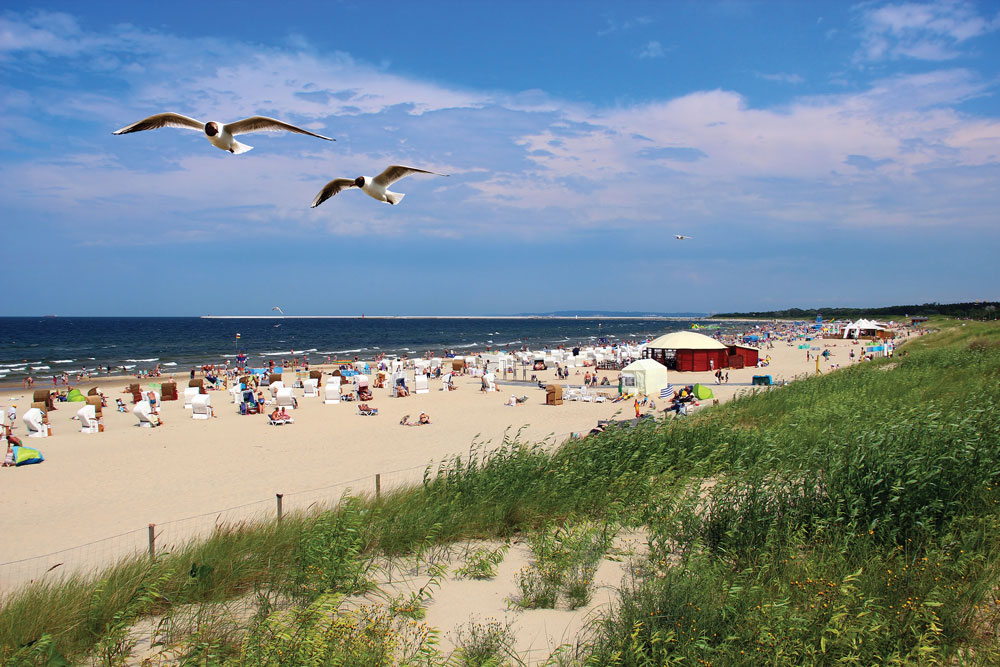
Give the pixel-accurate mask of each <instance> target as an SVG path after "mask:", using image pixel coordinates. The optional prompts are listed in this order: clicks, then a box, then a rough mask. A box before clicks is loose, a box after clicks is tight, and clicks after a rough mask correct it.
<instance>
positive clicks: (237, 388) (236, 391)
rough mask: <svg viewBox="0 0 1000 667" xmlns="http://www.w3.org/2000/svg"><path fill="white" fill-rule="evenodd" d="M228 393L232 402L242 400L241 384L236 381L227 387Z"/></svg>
mask: <svg viewBox="0 0 1000 667" xmlns="http://www.w3.org/2000/svg"><path fill="white" fill-rule="evenodd" d="M229 395H230V396H232V398H233V403H242V402H243V386H242V385H241V384H240V383H239V382H237V383H236V384H234V385H233V386H232V387H230V388H229Z"/></svg>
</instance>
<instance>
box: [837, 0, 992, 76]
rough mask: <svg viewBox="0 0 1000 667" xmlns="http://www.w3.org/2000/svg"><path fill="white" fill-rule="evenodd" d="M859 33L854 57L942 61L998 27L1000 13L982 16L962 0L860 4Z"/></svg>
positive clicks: (977, 10)
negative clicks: (876, 4)
mask: <svg viewBox="0 0 1000 667" xmlns="http://www.w3.org/2000/svg"><path fill="white" fill-rule="evenodd" d="M860 15H861V21H862V24H863V34H862V43H861V47H860V48H859V49H858V51H857V53H856V54H855V60H856V61H859V62H864V61H878V60H887V59H898V58H911V59H916V60H929V61H942V60H951V59H954V58H956V57H958V56H959V55H960V54H961V51H960V47H961V46H962V45H963V43H964V42H966V41H967V40H969V39H972V38H974V37H981V36H983V35H986V34H989V33H993V32H996V31H997V30H1000V12H995V13H994V15H993V16H982V15H980V13H979V6H977V5H975V4H973V3H971V2H967V1H965V0H944V1H941V2H928V3H917V2H907V3H899V4H888V5H882V6H871V5H862V6H861V8H860Z"/></svg>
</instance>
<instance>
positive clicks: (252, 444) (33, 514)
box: [0, 339, 856, 589]
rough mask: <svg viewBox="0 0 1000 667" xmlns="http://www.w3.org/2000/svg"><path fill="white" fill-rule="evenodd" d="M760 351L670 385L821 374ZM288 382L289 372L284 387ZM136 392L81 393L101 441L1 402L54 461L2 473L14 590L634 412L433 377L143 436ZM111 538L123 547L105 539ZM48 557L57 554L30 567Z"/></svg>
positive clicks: (3, 576)
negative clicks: (44, 430)
mask: <svg viewBox="0 0 1000 667" xmlns="http://www.w3.org/2000/svg"><path fill="white" fill-rule="evenodd" d="M812 344H813V345H821V346H825V347H828V348H829V349H830V351H831V355H832V356H831V357H830V359H829V361H823V362H821V365H820V369H821V371H824V372H829V371H830V370H831V368H832V367H833V365H835V364H840V365H841V366H847V365H849V363H850V361H849V349H850V347H851V346H853V345H856V344H855V343H854V342H853V341H846V340H831V339H826V340H821V341H814V342H813V343H812ZM765 355H770V358H771V363H770V366H769V367H768V368H765V369H757V368H747V369H741V370H733V369H729V370H728V373H729V382H728V384H722V385H716V384H715V378H714V377H713V374H712V373H710V372H704V373H697V372H687V373H680V372H673V371H671V373H670V382H671V383H673V384H674V385H675V386H683V385H687V384H694V383H699V382H700V383H703V384H706V385H710V386H711V387H712V389H713V391H714V392H715V395H716V397H717V398H718V399H719V401H720V402H725V401H727V400H729V399H731V398H732V396H733V395H734V394H736V393H737V392H739V391H750V390H751V387H750V380H751V377H752V376H753V375H757V374H761V373H769V374H771V375H772V376H773V377H774V379H775V381H781V380H790V379H792V378H794V377H796V376H801V375H803V374H810V373H815V372H816V363H815V361H813V360H810V361H807V360H806V353H805V350H800V349H798V348H797V347H796V345H795V344H794V343H787V342H783V341H782V342H776V343H775V344H774V347H773V348H769V347H766V348H765V349H762V350H761V357H764V356H765ZM314 368H316V367H314ZM588 370H590V369H584V368H577V369H573V371H574V375H572V376H571V377H570V378H569V379H568V380H562V381H561V382H560V384H563V385H564V386H572V385H580V384H581V383H582V381H583V376H584V373H585V372H586V371H588ZM598 373H599V375H600V377H602V378H603V377H608V378H609V380H610V381H611V383H612V385H611V386H603V387H598V389H597V391H598V392H602V393H607V394H608V395H609V396H615V395H617V376H618V372H617V371H598ZM537 375H538V378H539V379H540V380H541V381H543V382H545V383H548V382H556V379H555V377H556V376H555V371H554V370H553V369H549V370H547V371H540V372H537ZM294 377H295V374H294V372H290V373H287V372H286V377H285V379H286V380H289V381H290V380H291V379H294ZM167 379H168V378H167V377H163V378H158V379H156V380H155V382H156V383H159V382H160V381H163V380H167ZM176 379H177V382H178V385H179V387H183V386H185V385H186V384H187V382H186V380H187V379H188V378H187V374H183V376H182V375H181V374H178V375H177V378H176ZM126 384H128V381H126V380H124V379H122V378H106V379H100V380H94V381H88V382H84V383H83V384H82V385H81V388H82V389H83V390H84V391H86V390H87V389H89V388H90V387H92V386H95V385H96V386H99V387H101V391H102V392H103V393H104V394H105V395H106V396H107V398H108V400H109V404H110V407H109V408H105V410H104V423H105V431H104V432H103V433H97V434H84V433H81V432H80V428H79V423H78V422H77V421H76V420H74V419H72V417H74V416H75V414H76V411H77V409H78V407H79V406H78V405H77V404H70V403H57V404H56V405H57V410H55V411H53V412H51V413H50V423H51V426H52V436H51V437H49V438H31V439H29V438H26V437H24V436H25V428H24V426H23V424H22V423H21V422H20V415H23V413H24V411H25V409H26V408H27V406H28V404H29V400H28V399H29V392H27V391H24V390H11V391H7V392H4V394H3V395H2V397H0V403H2V404H3V406H4V407H5V408H6V406H9V405H10V404H11V402H14V403H17V404H18V415H19V417H18V421H17V423H16V424H15V430H14V433H15V435H18V436H19V437H21V438H22V440H23V441H24V443H25V444H26V445H28V446H32V447H36V448H38V449H40V450H41V451H42V452H43V454H44V455H45V459H46V460H45V462H44V463H42V464H41V465H34V466H24V467H19V468H8V469H5V470H4V471H3V472H2V473H0V475H2V482H0V483H2V484H3V488H4V491H5V499H6V500H5V503H4V504H5V508H4V509H5V511H4V512H3V515H2V518H0V530H2V533H3V535H4V540H3V546H2V548H0V563H2V564H3V565H0V586H2V587H3V588H4V589H9V587H11V586H14V585H17V584H18V583H21V582H23V581H26V580H29V579H33V578H37V577H39V576H42V575H43V574H44V573H45V572H46V570H48V569H49V568H50V567H52V566H54V565H56V564H57V563H61V564H62V565H60V566H59V567H58V568H57V570H62V571H66V570H69V569H72V568H75V567H81V566H90V565H94V564H99V563H101V562H107V561H108V560H110V559H113V558H115V557H117V556H119V555H121V554H122V553H128V552H131V551H134V550H137V549H140V550H141V549H144V548H145V547H146V544H147V537H148V535H147V533H148V531H147V526H148V524H150V523H154V524H156V525H157V528H156V536H157V546H158V548H165V547H167V548H168V547H169V544H171V543H174V542H178V541H182V540H185V539H187V538H189V537H192V536H194V535H197V534H199V532H201V531H206V530H210V529H211V527H212V526H213V525H215V524H216V522H220V521H226V520H237V519H240V518H244V517H250V516H273V515H274V513H275V494H278V493H281V494H284V498H283V506H284V510H285V511H295V510H297V509H304V508H306V507H308V506H310V505H311V504H313V503H324V502H326V503H328V502H334V501H336V499H337V498H338V497H340V495H341V494H342V493H343V492H344V491H345V490H346V489H347V488H350V489H351V490H353V491H355V492H372V491H374V484H375V475H376V474H380V475H381V483H382V485H383V488H388V487H390V486H391V485H393V484H405V483H412V482H419V480H420V479H421V477H422V473H423V470H424V468H425V466H426V465H428V464H431V463H435V462H438V461H441V460H442V459H445V458H447V457H449V456H451V455H454V454H463V455H465V454H467V453H468V451H469V449H470V447H472V446H473V445H474V443H475V444H478V445H479V446H480V447H482V448H483V449H489V448H491V447H495V446H497V445H499V444H500V443H502V442H503V440H504V438H505V437H508V438H513V437H514V436H515V435H516V434H518V433H520V436H519V437H520V439H521V440H522V441H526V442H539V441H547V442H549V443H551V444H557V443H559V442H562V441H564V440H565V439H566V438H568V437H571V434H586V433H587V432H588V431H589V430H590V429H591V428H593V427H594V426H595V425H596V424H597V421H598V420H603V419H615V418H623V419H624V418H631V417H633V416H634V408H633V404H632V402H631V401H628V402H621V403H612V402H610V401H609V402H605V403H596V402H576V401H567V402H565V403H564V404H563V405H560V406H547V405H545V404H544V402H545V392H544V391H543V390H542V389H539V388H537V386H535V385H534V384H531V383H519V384H518V385H517V386H514V385H510V384H503V383H501V384H500V386H499V387H498V391H497V392H494V393H485V394H484V393H482V392H481V391H480V384H481V383H480V380H479V379H478V378H476V377H472V376H458V377H456V384H457V386H458V387H459V389H458V390H457V391H451V392H446V391H441V390H440V388H441V382H440V380H436V379H431V381H430V391H429V393H426V394H415V395H411V396H410V397H407V398H389V396H388V390H386V389H375V390H374V395H375V398H374V400H373V401H370V402H369V403H370V405H371V406H372V407H375V408H378V409H379V414H378V415H377V416H361V415H359V414H358V410H357V403H353V402H341V403H339V404H336V405H324V403H323V400H322V398H303V397H302V390H301V389H297V390H295V395H296V396H297V397H298V403H299V406H298V409H297V410H295V411H294V418H295V423H294V424H288V425H284V426H270V425H268V423H267V419H266V418H265V417H264V416H261V415H248V416H241V415H240V414H239V412H238V409H237V407H238V406H237V405H234V404H233V403H232V401H231V397H230V395H229V394H228V393H227V392H222V391H213V392H209V393H210V395H211V400H212V405H213V407H214V408H215V415H216V416H215V418H213V419H209V420H194V419H192V417H191V411H190V410H187V409H185V408H184V406H183V400H180V401H169V402H164V404H163V407H162V412H161V417H162V419H163V421H164V425H163V426H161V427H159V428H155V429H148V428H138V427H137V421H136V418H135V417H134V416H133V415H132V413H131V402H130V401H129V400H128V396H127V395H126V394H124V393H122V392H123V389H124V387H125V385H126ZM143 386H146V383H145V382H144V383H143ZM511 394H516V395H517V396H527V397H528V400H527V402H526V403H524V404H522V405H518V406H517V407H509V406H506V405H504V403H505V402H506V401H507V400H508V399H509V398H510V396H511ZM118 397H121V398H123V399H124V400H125V401H126V403H128V404H129V410H130V411H129V412H126V413H120V412H117V411H116V410H115V408H114V399H115V398H118ZM654 400H655V399H654ZM657 402H658V403H660V405H658V406H657V408H658V409H657V411H656V413H657V415H659V416H662V414H663V413H662V412H661V411H660V410H661V409H662V408H663V407H665V404H664V402H662V401H657ZM711 402H712V401H706V402H703V405H702V406H701V407H700V408H699V409H705V408H706V407H708V406H709V405H710V404H711ZM643 411H644V412H649V411H650V410H649V407H648V406H647V407H646V408H644V409H643ZM420 412H426V413H428V415H430V418H431V420H432V423H431V424H430V425H426V426H410V427H408V426H402V425H400V423H399V422H400V419H401V418H402V417H403V416H404V415H410V419H411V420H413V421H415V420H416V418H417V415H419V413H420ZM230 508H236V509H231V510H230ZM225 510H229V511H225ZM191 517H194V518H191ZM122 534H124V535H122ZM112 536H120V537H118V538H116V539H106V538H111V537H112ZM81 545H85V546H82V547H81ZM74 547H80V548H74ZM64 550H69V551H64ZM46 554H52V555H51V556H49V557H46V558H36V557H39V556H43V555H46ZM13 561H19V562H13Z"/></svg>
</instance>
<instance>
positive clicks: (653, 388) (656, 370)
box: [622, 359, 668, 398]
mask: <svg viewBox="0 0 1000 667" xmlns="http://www.w3.org/2000/svg"><path fill="white" fill-rule="evenodd" d="M667 384H668V382H667V368H666V366H664V365H663V364H661V363H660V362H658V361H653V360H652V359H639V360H638V361H633V362H632V363H631V364H629V365H628V366H626V367H625V368H623V369H622V389H623V390H624V391H625V393H626V394H633V393H635V394H646V395H647V396H651V397H652V398H659V396H660V390H661V389H663V388H664V387H666V386H667Z"/></svg>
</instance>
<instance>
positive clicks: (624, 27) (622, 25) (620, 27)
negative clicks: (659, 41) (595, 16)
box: [597, 16, 653, 37]
mask: <svg viewBox="0 0 1000 667" xmlns="http://www.w3.org/2000/svg"><path fill="white" fill-rule="evenodd" d="M651 23H653V19H652V18H650V17H649V16H634V17H632V18H627V19H616V18H611V17H608V18H606V19H605V21H604V27H603V28H601V29H600V30H598V31H597V34H598V36H600V37H603V36H605V35H610V34H612V33H616V32H625V31H628V30H631V29H633V28H637V27H640V26H646V25H649V24H651Z"/></svg>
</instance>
